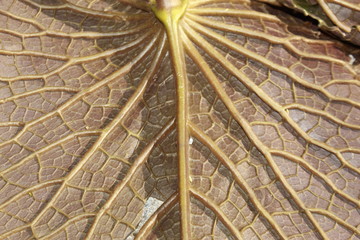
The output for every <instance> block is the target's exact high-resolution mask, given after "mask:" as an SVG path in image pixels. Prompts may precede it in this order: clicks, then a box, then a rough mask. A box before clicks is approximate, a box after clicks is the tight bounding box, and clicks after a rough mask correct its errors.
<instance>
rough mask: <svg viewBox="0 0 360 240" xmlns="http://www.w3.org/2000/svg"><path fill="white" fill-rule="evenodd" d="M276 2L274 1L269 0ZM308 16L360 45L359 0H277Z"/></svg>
mask: <svg viewBox="0 0 360 240" xmlns="http://www.w3.org/2000/svg"><path fill="white" fill-rule="evenodd" d="M268 3H270V4H274V3H273V2H268ZM276 4H284V5H285V6H287V7H291V8H293V9H295V10H297V11H300V12H302V13H303V14H305V15H306V16H308V15H309V16H311V17H313V18H315V19H316V20H318V22H319V26H320V27H321V28H322V29H324V30H325V31H328V32H329V33H332V34H334V35H335V36H337V37H339V38H341V39H344V40H346V41H349V42H352V43H354V44H356V45H360V1H358V0H276Z"/></svg>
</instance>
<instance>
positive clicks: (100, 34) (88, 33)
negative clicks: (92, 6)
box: [0, 21, 155, 39]
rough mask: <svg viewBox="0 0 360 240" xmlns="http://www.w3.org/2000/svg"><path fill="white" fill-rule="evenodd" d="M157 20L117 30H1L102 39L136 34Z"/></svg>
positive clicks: (13, 33) (20, 35) (15, 34)
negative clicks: (30, 31)
mask: <svg viewBox="0 0 360 240" xmlns="http://www.w3.org/2000/svg"><path fill="white" fill-rule="evenodd" d="M154 23H155V21H146V22H144V23H142V24H141V25H138V26H136V27H134V28H129V29H126V30H122V31H115V32H91V31H86V32H70V33H66V32H60V31H56V30H46V31H41V32H37V33H18V32H15V31H13V30H9V29H0V32H3V33H7V34H11V35H14V36H17V37H21V38H27V37H43V36H51V37H64V38H85V39H88V38H90V39H101V38H102V37H104V38H105V37H120V36H126V35H130V34H134V33H137V32H140V31H142V30H144V29H147V28H149V27H150V26H153V25H154Z"/></svg>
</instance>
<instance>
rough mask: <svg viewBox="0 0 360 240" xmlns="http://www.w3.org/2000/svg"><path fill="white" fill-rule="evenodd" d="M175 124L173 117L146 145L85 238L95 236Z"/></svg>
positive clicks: (97, 215)
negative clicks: (101, 223) (117, 200)
mask: <svg viewBox="0 0 360 240" xmlns="http://www.w3.org/2000/svg"><path fill="white" fill-rule="evenodd" d="M174 125H175V120H174V119H172V120H171V121H170V122H169V123H168V124H167V125H166V126H165V127H164V128H163V129H162V130H161V132H160V133H158V134H157V136H155V137H154V138H153V139H152V141H151V142H150V143H149V144H148V145H147V146H146V147H145V149H144V150H143V151H142V152H141V153H140V155H139V156H138V157H137V158H136V160H135V161H134V163H133V164H132V165H131V167H130V169H129V170H128V172H127V173H126V177H125V178H124V179H123V180H122V181H121V183H120V184H119V185H117V186H116V187H115V189H114V190H113V193H112V194H111V196H110V197H109V198H108V199H107V201H106V203H105V204H104V205H103V206H102V207H101V209H100V210H99V212H98V213H97V214H96V217H95V220H94V222H93V223H92V225H91V227H90V229H89V231H88V232H87V234H86V237H85V239H89V238H91V237H93V235H94V231H95V229H96V227H97V225H98V223H99V222H100V219H101V217H102V216H103V215H104V214H105V213H106V212H107V211H108V210H110V209H111V204H113V202H114V200H115V199H116V197H118V195H119V194H120V193H121V191H122V190H123V189H124V188H125V187H126V185H127V184H128V183H129V182H130V180H132V179H133V177H134V175H135V173H136V171H137V170H139V169H140V167H141V166H142V165H143V164H144V163H145V162H146V160H147V159H148V157H149V155H150V153H151V151H152V150H153V149H154V146H155V145H156V144H157V143H158V142H159V141H160V140H161V139H162V138H164V137H165V136H167V135H168V134H169V133H170V132H171V131H173V128H174Z"/></svg>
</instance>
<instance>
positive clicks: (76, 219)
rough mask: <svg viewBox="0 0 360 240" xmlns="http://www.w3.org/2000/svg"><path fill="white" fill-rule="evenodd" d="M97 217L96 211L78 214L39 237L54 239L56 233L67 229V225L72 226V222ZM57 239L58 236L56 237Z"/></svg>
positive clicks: (40, 238) (40, 239)
mask: <svg viewBox="0 0 360 240" xmlns="http://www.w3.org/2000/svg"><path fill="white" fill-rule="evenodd" d="M94 217H95V213H83V214H80V215H77V216H76V217H74V218H71V219H69V220H68V221H66V223H64V224H63V225H62V226H61V227H58V228H55V229H54V230H55V231H53V232H52V233H50V234H48V235H45V236H42V237H39V238H37V239H39V240H42V239H54V238H52V237H54V235H56V234H58V233H60V232H62V231H66V229H65V228H66V227H69V226H71V224H73V225H76V222H77V221H80V220H83V219H89V218H94ZM57 238H59V236H57ZM55 239H56V238H55Z"/></svg>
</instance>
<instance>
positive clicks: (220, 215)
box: [190, 188, 243, 240]
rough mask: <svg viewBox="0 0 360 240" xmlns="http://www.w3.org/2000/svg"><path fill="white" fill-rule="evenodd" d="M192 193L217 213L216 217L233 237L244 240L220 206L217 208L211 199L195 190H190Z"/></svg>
mask: <svg viewBox="0 0 360 240" xmlns="http://www.w3.org/2000/svg"><path fill="white" fill-rule="evenodd" d="M190 192H191V194H192V195H193V196H194V197H195V198H196V199H197V200H198V201H200V202H201V203H202V204H204V206H205V207H207V208H209V209H210V210H211V211H212V212H214V213H215V216H216V217H218V218H219V220H220V221H221V222H222V223H223V224H224V226H225V227H226V228H227V229H228V230H229V231H230V232H231V233H232V234H233V236H234V237H235V238H236V239H238V240H241V239H243V238H242V237H241V233H240V232H239V230H238V229H237V228H236V227H235V226H234V224H233V223H232V222H231V220H230V219H229V218H228V217H227V216H226V215H225V214H224V212H223V211H221V210H220V209H219V208H218V206H216V204H215V203H214V202H213V201H212V200H211V199H209V198H208V197H206V196H204V195H203V194H202V193H200V192H197V191H196V190H195V189H192V188H190Z"/></svg>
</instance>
